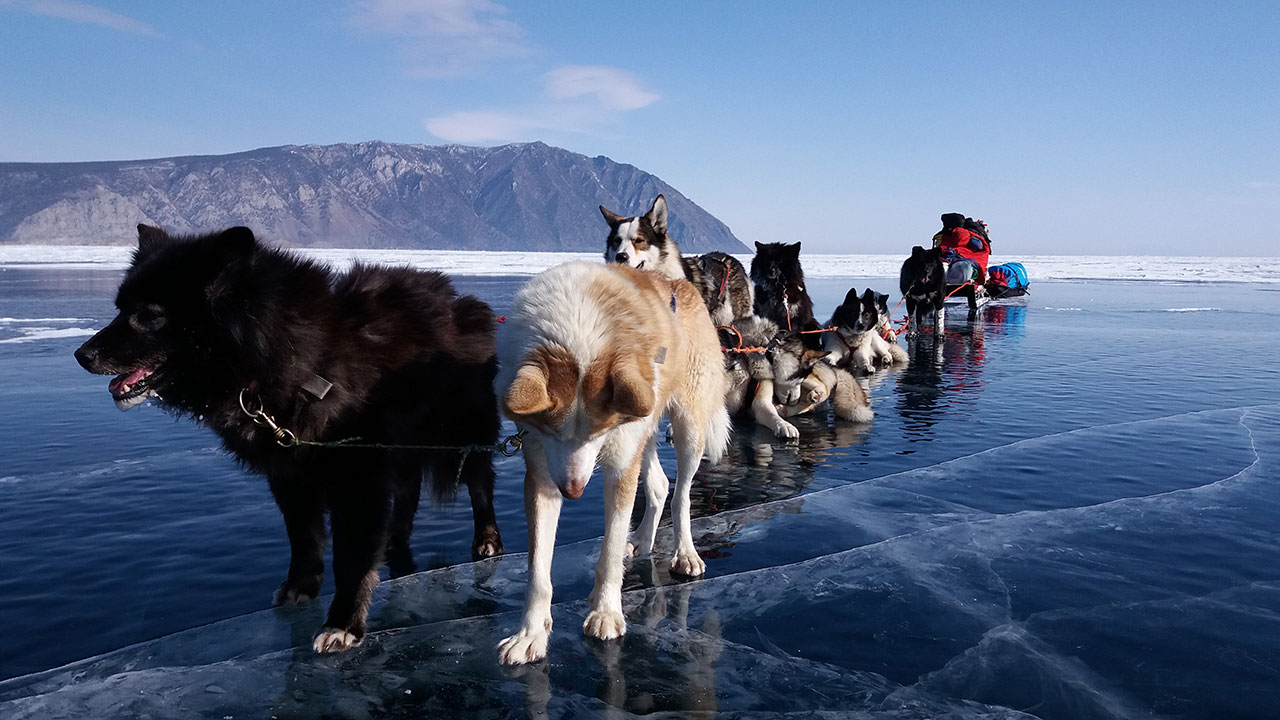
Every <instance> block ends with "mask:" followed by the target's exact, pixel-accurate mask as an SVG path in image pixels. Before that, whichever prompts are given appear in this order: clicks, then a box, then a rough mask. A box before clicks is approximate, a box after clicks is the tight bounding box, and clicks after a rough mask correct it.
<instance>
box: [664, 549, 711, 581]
mask: <svg viewBox="0 0 1280 720" xmlns="http://www.w3.org/2000/svg"><path fill="white" fill-rule="evenodd" d="M671 572H673V573H676V574H677V575H684V576H685V577H701V576H702V575H704V574H705V573H706V572H707V564H706V563H705V562H703V561H702V558H701V557H699V556H698V552H697V550H692V549H689V550H680V551H678V552H677V553H676V556H675V557H673V558H671Z"/></svg>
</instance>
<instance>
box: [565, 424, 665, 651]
mask: <svg viewBox="0 0 1280 720" xmlns="http://www.w3.org/2000/svg"><path fill="white" fill-rule="evenodd" d="M653 430H654V431H655V432H656V430H657V428H654V429H653ZM646 455H647V451H646V450H645V449H643V448H642V449H640V451H639V452H637V453H636V455H635V458H634V459H632V461H631V465H630V466H629V467H627V468H626V469H625V470H622V471H618V470H614V469H612V468H605V471H604V541H603V542H602V543H601V544H600V559H599V560H597V561H596V584H595V587H594V588H592V590H591V595H590V596H589V597H588V598H587V608H588V612H587V619H586V621H585V622H583V623H582V633H583V634H584V635H588V636H590V637H593V638H599V639H601V640H613V639H614V638H620V637H622V636H623V635H625V634H627V621H626V619H625V618H624V617H623V616H622V566H623V559H624V558H625V557H626V551H627V546H626V543H627V529H628V526H629V525H630V524H631V508H632V507H634V506H635V502H636V481H637V480H638V479H639V477H640V466H641V465H642V464H643V463H644V458H645V457H646Z"/></svg>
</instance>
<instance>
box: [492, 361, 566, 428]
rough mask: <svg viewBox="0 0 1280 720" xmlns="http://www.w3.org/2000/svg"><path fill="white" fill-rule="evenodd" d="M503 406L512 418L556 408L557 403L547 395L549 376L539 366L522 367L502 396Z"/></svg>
mask: <svg viewBox="0 0 1280 720" xmlns="http://www.w3.org/2000/svg"><path fill="white" fill-rule="evenodd" d="M502 404H503V409H504V410H506V412H507V415H509V416H511V417H528V416H530V415H536V414H537V413H540V412H543V411H546V410H550V409H551V408H553V407H555V401H554V400H552V399H551V396H550V395H549V394H547V376H546V373H545V372H544V371H543V369H542V368H541V367H539V366H537V365H524V366H521V368H520V369H519V370H517V371H516V378H515V380H513V381H512V382H511V387H509V388H507V392H506V394H505V395H503V396H502Z"/></svg>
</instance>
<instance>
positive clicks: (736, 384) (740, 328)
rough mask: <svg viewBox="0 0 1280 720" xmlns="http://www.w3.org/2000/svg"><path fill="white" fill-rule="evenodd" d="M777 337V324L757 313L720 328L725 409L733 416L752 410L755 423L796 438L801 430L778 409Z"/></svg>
mask: <svg viewBox="0 0 1280 720" xmlns="http://www.w3.org/2000/svg"><path fill="white" fill-rule="evenodd" d="M777 336H778V326H777V325H774V324H773V322H772V321H771V320H765V319H764V318H761V317H757V316H755V315H748V316H746V317H741V318H738V319H736V320H734V321H733V323H732V324H731V325H729V326H728V327H727V328H723V329H721V330H720V343H721V345H723V347H724V348H725V351H724V355H725V358H724V364H725V372H726V374H727V375H728V377H729V387H728V391H727V392H726V394H725V408H726V409H727V410H728V411H729V414H730V415H733V416H741V415H745V414H746V413H747V411H748V410H750V413H751V417H752V418H754V420H755V421H756V423H758V424H760V425H762V426H764V427H766V428H768V429H769V430H771V431H772V432H773V434H774V435H776V436H778V437H781V438H792V439H794V438H798V437H800V431H799V430H797V429H796V426H795V425H792V424H791V423H789V422H787V421H786V420H783V419H782V417H781V416H780V415H779V414H778V409H777V404H778V402H779V401H780V400H779V399H778V397H777V381H778V378H779V377H780V375H779V373H777V372H776V371H775V367H774V363H773V360H772V358H771V355H770V353H772V352H773V345H774V342H775V338H777ZM798 369H799V368H798V366H796V367H791V368H789V369H784V370H783V372H784V373H788V374H790V373H794V372H796V371H797V370H798ZM784 379H785V377H784ZM792 384H793V385H795V387H796V390H795V393H794V394H795V395H796V396H797V397H798V396H799V389H798V388H799V386H798V384H796V383H795V381H792ZM784 392H785V391H784Z"/></svg>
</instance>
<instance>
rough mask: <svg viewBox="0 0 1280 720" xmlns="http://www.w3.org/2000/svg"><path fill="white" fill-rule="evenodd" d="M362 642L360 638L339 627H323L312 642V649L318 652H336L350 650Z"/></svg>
mask: <svg viewBox="0 0 1280 720" xmlns="http://www.w3.org/2000/svg"><path fill="white" fill-rule="evenodd" d="M359 644H360V638H358V637H356V636H355V635H353V634H351V633H349V632H347V631H346V630H340V629H338V628H331V627H326V628H321V630H320V634H319V635H317V636H316V639H315V641H314V642H312V643H311V649H312V650H315V651H316V652H318V653H336V652H342V651H343V650H349V649H351V648H353V647H355V646H356V645H359Z"/></svg>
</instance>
